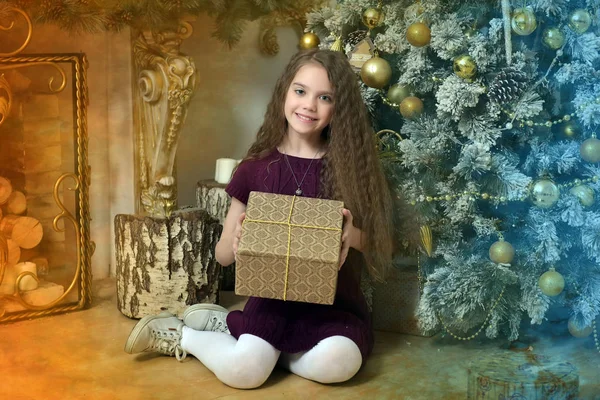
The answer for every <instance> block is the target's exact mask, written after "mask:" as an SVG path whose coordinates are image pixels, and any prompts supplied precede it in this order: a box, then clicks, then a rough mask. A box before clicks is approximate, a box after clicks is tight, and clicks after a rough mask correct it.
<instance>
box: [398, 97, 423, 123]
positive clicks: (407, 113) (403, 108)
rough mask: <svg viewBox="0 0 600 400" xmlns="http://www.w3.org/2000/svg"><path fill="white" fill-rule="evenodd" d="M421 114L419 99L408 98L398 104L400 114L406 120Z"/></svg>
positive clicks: (421, 107) (421, 103) (421, 108)
mask: <svg viewBox="0 0 600 400" xmlns="http://www.w3.org/2000/svg"><path fill="white" fill-rule="evenodd" d="M422 112H423V102H422V101H421V99H420V98H418V97H415V96H409V97H407V98H405V99H404V100H402V102H401V103H400V114H402V116H403V117H404V118H406V119H413V118H417V117H418V116H419V115H421V113H422Z"/></svg>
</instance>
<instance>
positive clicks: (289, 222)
mask: <svg viewBox="0 0 600 400" xmlns="http://www.w3.org/2000/svg"><path fill="white" fill-rule="evenodd" d="M296 197H298V196H293V197H292V203H291V205H290V211H289V213H288V217H287V221H266V220H261V219H250V218H244V221H243V222H242V227H243V226H244V224H245V223H246V222H257V223H263V224H274V225H287V227H288V240H287V251H286V257H285V282H284V286H283V300H284V301H285V300H287V286H288V276H289V271H290V247H291V244H292V227H294V228H308V229H321V230H326V231H338V232H341V231H342V229H341V228H331V227H328V226H315V225H301V224H292V214H293V212H294V203H295V202H296Z"/></svg>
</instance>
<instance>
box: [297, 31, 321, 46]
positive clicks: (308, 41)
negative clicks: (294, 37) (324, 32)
mask: <svg viewBox="0 0 600 400" xmlns="http://www.w3.org/2000/svg"><path fill="white" fill-rule="evenodd" d="M320 43H321V40H320V39H319V37H318V36H317V35H315V34H314V33H312V32H306V33H305V34H304V35H302V37H301V38H300V44H299V46H300V48H301V49H303V50H308V49H316V48H317V47H319V44H320Z"/></svg>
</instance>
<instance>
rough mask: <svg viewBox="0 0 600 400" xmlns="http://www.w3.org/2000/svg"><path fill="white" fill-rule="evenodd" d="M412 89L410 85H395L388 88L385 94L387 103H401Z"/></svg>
mask: <svg viewBox="0 0 600 400" xmlns="http://www.w3.org/2000/svg"><path fill="white" fill-rule="evenodd" d="M411 92H412V87H411V86H410V85H401V84H399V83H396V84H395V85H392V86H390V88H389V89H388V92H387V98H388V100H389V101H391V102H392V103H395V104H400V103H402V100H404V99H405V98H407V97H409V96H410V93H411Z"/></svg>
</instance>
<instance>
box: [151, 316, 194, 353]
mask: <svg viewBox="0 0 600 400" xmlns="http://www.w3.org/2000/svg"><path fill="white" fill-rule="evenodd" d="M182 328H183V324H180V325H179V326H178V327H177V329H172V328H170V329H165V330H163V329H152V343H151V344H150V346H151V348H152V349H154V350H155V351H157V352H158V353H161V354H165V355H167V356H175V358H176V359H177V361H183V360H184V359H185V358H186V357H187V352H186V351H185V350H184V349H183V347H181V329H182Z"/></svg>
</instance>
